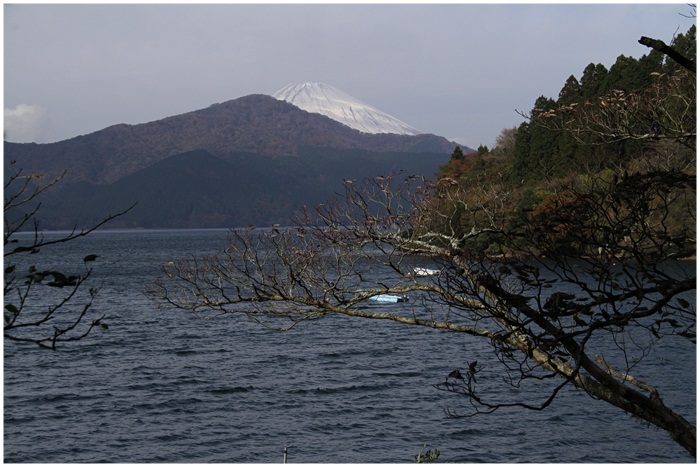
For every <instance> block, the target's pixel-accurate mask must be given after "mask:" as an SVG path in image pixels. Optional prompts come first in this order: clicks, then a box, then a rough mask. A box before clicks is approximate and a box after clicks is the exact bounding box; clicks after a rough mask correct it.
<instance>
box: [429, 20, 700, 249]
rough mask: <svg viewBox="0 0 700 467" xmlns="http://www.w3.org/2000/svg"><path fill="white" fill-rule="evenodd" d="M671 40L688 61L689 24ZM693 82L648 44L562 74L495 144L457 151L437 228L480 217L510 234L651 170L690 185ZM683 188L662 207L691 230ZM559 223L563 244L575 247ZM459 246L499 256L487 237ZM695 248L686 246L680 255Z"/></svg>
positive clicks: (447, 169) (445, 173) (444, 173)
mask: <svg viewBox="0 0 700 467" xmlns="http://www.w3.org/2000/svg"><path fill="white" fill-rule="evenodd" d="M640 42H641V41H640ZM670 46H671V47H672V48H673V49H674V50H675V51H676V52H678V53H680V54H681V55H682V56H684V57H687V58H689V59H691V60H692V61H693V62H694V60H695V57H696V27H695V25H693V26H692V27H691V28H690V29H689V30H688V31H687V32H686V33H685V34H679V35H677V36H676V37H675V39H674V40H673V42H672V43H671V44H670ZM693 66H694V63H693ZM695 83H696V76H695V72H694V70H688V69H687V68H686V67H684V66H681V65H680V64H679V63H677V62H676V61H674V60H672V59H671V58H669V57H667V56H666V55H665V54H664V53H662V52H660V51H658V50H655V49H652V50H651V51H650V52H649V53H648V54H646V55H643V56H642V57H641V58H639V59H636V58H633V57H627V56H624V55H620V56H619V57H618V58H617V60H616V62H615V63H614V64H613V65H612V66H611V67H610V69H608V68H606V67H605V66H604V65H602V64H600V63H598V64H594V63H591V64H589V65H588V66H586V67H585V69H584V70H583V73H582V74H581V76H580V78H576V77H575V76H574V75H571V76H570V77H569V78H568V79H567V80H566V82H565V83H564V85H563V87H562V89H561V91H560V92H559V95H558V97H557V98H556V99H552V98H549V97H545V96H541V97H539V98H538V99H537V100H536V101H535V104H534V106H533V108H532V110H531V111H529V112H520V113H521V114H522V115H523V116H524V117H525V118H526V121H525V122H524V123H522V124H521V125H520V126H519V127H514V128H506V129H504V130H502V132H501V134H500V135H499V137H498V139H497V141H496V143H495V145H494V147H493V148H491V149H489V148H487V147H486V146H480V147H479V149H478V151H477V152H476V153H474V154H470V155H465V154H463V152H462V151H461V150H460V149H459V148H456V149H455V151H454V153H453V154H452V157H451V160H450V161H449V162H448V163H447V164H446V165H444V166H443V167H442V168H441V171H440V173H439V178H440V179H441V180H442V186H443V188H444V190H445V191H450V190H452V192H454V190H456V189H459V190H460V191H461V192H462V194H461V195H460V196H461V197H462V198H461V200H460V203H459V205H460V208H459V209H454V206H455V204H454V202H450V203H442V205H440V202H439V201H438V202H436V203H437V204H438V206H437V209H438V211H439V212H441V213H442V214H443V216H442V219H443V221H442V222H444V224H445V225H444V226H443V227H442V228H443V229H444V230H446V231H447V230H449V231H450V232H452V233H454V232H457V233H459V232H460V229H465V228H466V226H467V225H473V221H474V220H475V219H478V218H479V217H481V218H482V223H484V224H486V223H491V224H492V225H494V226H495V225H496V224H499V225H501V226H508V227H509V229H510V230H513V229H514V228H515V229H516V230H517V228H518V226H520V227H523V226H524V224H526V223H528V222H529V221H531V220H532V219H533V218H534V217H536V216H540V217H541V216H542V215H543V213H548V212H549V213H551V212H552V210H553V209H554V207H555V206H556V207H557V208H560V207H561V206H563V205H566V204H567V203H569V204H571V203H574V202H575V201H574V200H576V199H580V197H578V196H577V195H575V194H574V193H580V192H587V193H590V192H591V189H592V187H593V186H594V185H595V186H598V187H600V186H602V185H603V184H606V185H607V186H606V188H605V189H607V190H611V189H612V188H611V187H615V186H617V187H618V188H619V187H620V186H622V185H621V184H622V182H623V181H624V180H627V179H631V178H632V177H634V176H640V174H645V176H649V174H650V173H653V172H655V171H657V172H659V173H661V172H663V173H668V172H669V170H671V171H675V172H677V173H679V174H683V176H684V177H692V179H693V181H694V179H695V154H696V147H695V140H696V86H695ZM583 185H586V188H585V189H583V190H582V189H581V187H582V186H583ZM693 185H694V183H693ZM577 187H578V188H577ZM688 190H689V189H688V188H686V189H685V191H686V193H680V194H679V195H678V196H674V198H673V203H672V205H670V206H669V209H667V210H666V211H667V214H666V216H667V218H666V219H664V225H670V226H671V231H672V232H676V233H678V232H685V233H687V232H688V231H689V230H692V229H694V225H695V218H694V217H689V216H688V212H694V211H695V209H694V206H695V193H694V192H692V193H689V192H687V191H688ZM486 191H489V195H488V196H489V197H490V202H491V203H492V204H495V203H498V204H500V207H499V208H498V209H497V208H495V207H493V208H492V209H489V208H486V207H485V205H484V203H483V202H480V201H478V199H477V198H479V199H482V200H483V199H486ZM598 191H601V190H600V189H599V190H598ZM618 191H619V189H618ZM454 196H455V195H454V194H453V195H452V196H451V197H450V198H451V199H452V200H454ZM443 197H444V196H443ZM438 198H440V196H439V197H438ZM475 206H479V208H475ZM571 209H573V208H571ZM497 217H498V219H496V218H497ZM541 220H542V219H540V221H541ZM558 227H559V228H556V229H555V230H557V233H556V235H557V236H560V237H562V239H561V246H562V248H563V249H566V250H575V249H576V246H575V245H573V243H574V242H572V241H570V240H571V239H570V238H569V239H568V240H566V239H564V237H567V235H566V234H565V233H563V232H562V228H561V226H558ZM523 228H524V227H523ZM672 232H671V233H672ZM465 246H466V247H468V248H470V249H472V250H473V249H481V250H483V251H489V250H491V251H492V252H496V251H498V252H499V253H500V252H502V251H501V248H500V245H497V244H496V242H494V241H493V239H489V238H488V236H479V237H478V238H476V237H475V238H474V239H473V240H471V241H470V242H468V244H467V245H465ZM681 250H686V251H681ZM571 252H572V253H575V251H571ZM693 253H694V251H692V252H691V251H687V246H686V247H683V248H679V251H678V252H677V254H678V255H686V256H687V255H689V254H693Z"/></svg>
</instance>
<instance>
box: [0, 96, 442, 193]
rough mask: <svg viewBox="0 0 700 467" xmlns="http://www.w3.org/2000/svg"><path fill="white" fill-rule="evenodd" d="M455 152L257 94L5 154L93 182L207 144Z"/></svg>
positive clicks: (273, 150)
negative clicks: (369, 130) (359, 127)
mask: <svg viewBox="0 0 700 467" xmlns="http://www.w3.org/2000/svg"><path fill="white" fill-rule="evenodd" d="M304 147H324V148H333V149H365V150H369V151H375V152H434V153H451V152H452V151H453V150H454V148H455V143H451V142H449V141H448V140H447V139H445V138H442V137H439V136H435V135H430V134H425V135H417V136H407V135H396V134H368V133H361V132H360V131H357V130H353V129H352V128H349V127H347V126H345V125H343V124H341V123H339V122H336V121H334V120H332V119H330V118H328V117H325V116H323V115H319V114H315V113H309V112H306V111H304V110H301V109H299V108H298V107H296V106H294V105H292V104H289V103H288V102H284V101H280V100H277V99H275V98H273V97H270V96H265V95H251V96H246V97H241V98H239V99H235V100H231V101H227V102H224V103H221V104H214V105H211V106H209V107H207V108H206V109H201V110H196V111H193V112H189V113H185V114H181V115H177V116H174V117H168V118H164V119H162V120H157V121H154V122H150V123H143V124H138V125H126V124H120V125H114V126H111V127H108V128H105V129H104V130H100V131H97V132H94V133H91V134H88V135H83V136H77V137H75V138H71V139H68V140H65V141H60V142H57V143H50V144H33V143H30V144H19V143H8V142H5V160H9V159H14V160H17V161H18V166H21V167H24V168H25V170H27V171H32V172H36V171H41V172H43V173H47V174H57V173H60V172H61V171H62V170H64V169H68V170H69V173H68V179H70V180H82V181H89V182H91V183H95V184H104V183H112V182H115V181H117V180H119V179H120V178H122V177H124V176H126V175H129V174H132V173H135V172H137V171H139V170H141V169H144V168H146V167H148V166H150V165H152V164H155V163H156V162H158V161H161V160H163V159H165V158H167V157H169V156H173V155H175V154H180V153H183V152H188V151H194V150H197V149H204V150H206V151H209V152H210V153H211V154H213V155H215V156H218V157H220V158H222V159H226V158H227V157H228V156H229V155H231V154H235V153H240V152H247V153H253V154H258V155H264V156H270V157H280V156H296V155H298V154H299V151H300V148H304Z"/></svg>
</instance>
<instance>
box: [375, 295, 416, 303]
mask: <svg viewBox="0 0 700 467" xmlns="http://www.w3.org/2000/svg"><path fill="white" fill-rule="evenodd" d="M368 300H371V301H373V302H381V303H398V302H407V301H408V297H407V296H406V295H389V294H381V295H374V296H372V297H369V299H368Z"/></svg>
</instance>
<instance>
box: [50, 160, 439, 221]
mask: <svg viewBox="0 0 700 467" xmlns="http://www.w3.org/2000/svg"><path fill="white" fill-rule="evenodd" d="M448 159H449V156H447V155H444V154H434V153H372V152H369V151H366V150H356V149H348V150H340V151H337V152H334V153H333V154H324V153H323V152H322V151H318V152H314V151H308V152H303V153H302V154H300V155H299V156H298V157H287V158H277V159H273V158H261V157H260V156H259V155H256V154H246V153H239V154H235V155H230V156H229V157H228V160H223V159H221V158H219V157H217V156H214V155H213V154H211V153H209V152H207V151H204V150H197V151H191V152H187V153H182V154H177V155H174V156H171V157H169V158H167V159H164V160H162V161H160V162H157V163H156V164H153V165H152V166H149V167H147V168H145V169H143V170H140V171H139V172H136V173H134V174H131V175H128V176H126V177H123V178H122V179H120V180H118V181H116V182H114V183H110V184H105V185H94V184H91V183H87V182H83V181H78V182H69V183H67V184H65V185H64V186H62V187H61V188H60V190H59V191H57V193H58V194H59V196H51V197H49V198H47V199H45V200H44V201H43V203H44V204H43V206H42V215H41V221H42V228H45V229H49V230H51V229H70V228H73V226H75V225H76V224H77V225H80V226H83V225H89V224H93V223H96V222H98V221H99V220H100V219H101V218H103V217H104V216H105V215H106V214H108V213H115V212H118V211H120V210H122V209H123V208H124V207H127V206H130V205H131V204H133V203H135V202H138V205H137V206H136V207H135V208H134V209H133V210H132V211H131V212H129V213H128V214H126V215H125V216H123V217H121V218H118V219H116V220H114V221H112V222H111V223H110V227H112V228H195V227H196V228H228V227H237V226H245V225H249V224H254V225H257V226H270V225H273V224H277V223H279V224H282V225H288V223H289V220H290V218H291V216H292V215H293V213H294V212H295V211H297V210H299V209H301V208H302V207H303V206H309V207H313V206H315V205H316V204H318V203H320V202H323V201H326V200H328V199H330V198H332V197H333V196H334V195H335V194H336V193H338V192H341V191H342V190H343V180H345V179H361V178H365V177H370V176H377V175H380V174H388V173H391V172H395V171H399V170H403V172H404V173H405V174H406V175H413V174H419V175H423V174H432V173H434V172H435V170H436V169H437V168H438V167H439V166H440V165H442V164H444V163H446V162H447V161H448Z"/></svg>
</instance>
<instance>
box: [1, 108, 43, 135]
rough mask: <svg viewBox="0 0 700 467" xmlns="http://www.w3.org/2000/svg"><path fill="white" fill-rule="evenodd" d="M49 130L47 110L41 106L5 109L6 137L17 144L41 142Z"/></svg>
mask: <svg viewBox="0 0 700 467" xmlns="http://www.w3.org/2000/svg"><path fill="white" fill-rule="evenodd" d="M48 128H49V119H48V117H47V115H46V110H45V109H44V108H43V107H41V106H39V105H31V104H19V105H17V106H16V107H15V108H14V109H5V128H4V137H5V140H6V141H12V142H17V143H31V142H41V141H42V139H43V137H45V135H46V132H47V130H48Z"/></svg>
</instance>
